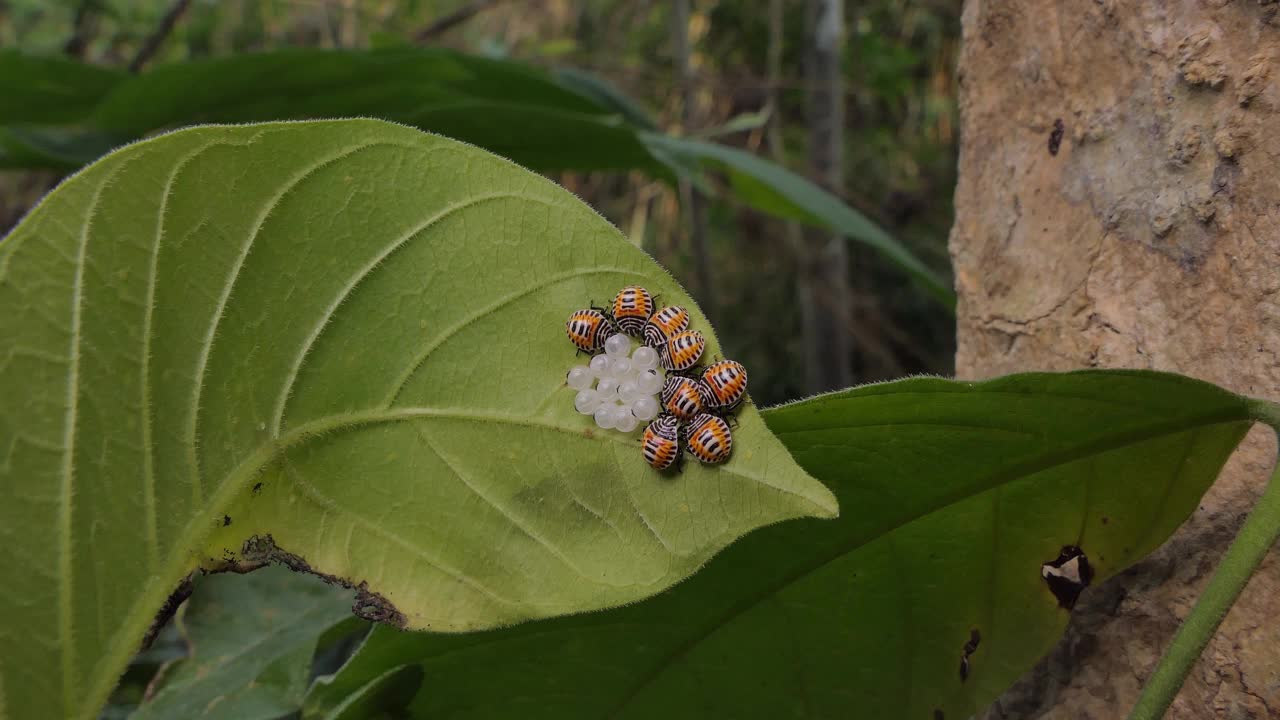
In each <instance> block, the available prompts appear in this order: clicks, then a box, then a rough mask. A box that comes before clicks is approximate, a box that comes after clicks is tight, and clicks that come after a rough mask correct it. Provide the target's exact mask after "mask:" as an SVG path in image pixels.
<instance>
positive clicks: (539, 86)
mask: <svg viewBox="0 0 1280 720" xmlns="http://www.w3.org/2000/svg"><path fill="white" fill-rule="evenodd" d="M77 67H79V68H82V69H81V70H80V73H79V74H77V73H76V72H75V68H77ZM104 73H105V71H103V70H100V69H98V68H94V67H92V66H89V65H80V66H77V65H75V64H73V63H68V62H66V61H65V60H56V59H49V60H41V59H36V58H31V57H26V56H23V55H20V54H18V53H15V52H7V53H0V87H5V86H8V85H13V86H15V87H27V86H31V85H36V86H43V85H44V84H45V83H49V82H53V81H54V80H60V79H61V80H63V81H64V83H65V84H66V85H68V86H69V87H70V88H71V89H74V88H76V87H79V86H88V85H93V87H94V91H93V92H89V91H87V90H86V91H85V92H84V93H83V94H82V95H81V96H75V97H72V96H71V95H70V90H61V89H60V90H61V92H60V93H52V92H50V93H48V95H49V97H48V98H47V99H43V96H41V97H40V98H38V99H40V102H34V101H33V102H32V103H31V105H30V107H31V110H30V111H27V110H26V109H24V107H25V106H22V105H8V106H6V107H7V109H6V110H5V111H3V113H0V122H4V123H7V124H32V123H38V122H51V121H54V120H58V121H62V122H75V123H78V124H80V125H84V126H87V127H90V128H93V129H94V130H95V131H96V132H98V133H99V135H100V136H103V137H128V136H130V135H132V136H133V137H138V136H141V135H143V134H144V133H148V132H153V131H155V130H157V129H161V128H168V127H176V126H180V125H194V124H197V123H209V122H255V121H264V120H291V119H308V118H332V117H354V116H375V117H379V118H382V119H385V120H392V121H395V122H400V123H404V124H406V125H413V126H416V127H419V128H421V129H423V130H429V131H432V132H437V133H440V134H443V135H448V136H449V137H453V138H457V139H459V140H463V141H466V142H470V143H473V144H475V145H479V146H481V147H484V148H486V149H488V150H490V151H492V152H496V153H499V154H501V155H503V156H505V157H509V158H511V159H512V160H514V161H516V162H518V163H520V164H522V165H525V166H527V167H532V168H534V169H540V170H559V169H566V168H569V169H575V170H626V169H641V170H646V171H648V172H650V173H653V174H656V175H659V176H665V175H666V174H667V173H668V171H667V169H666V168H665V166H663V165H662V164H660V163H659V162H658V161H657V160H656V159H655V158H654V157H653V156H652V155H650V154H649V152H648V151H647V150H646V149H645V147H644V145H643V144H642V143H641V142H640V140H639V139H638V137H637V136H636V134H635V132H634V130H632V129H629V128H627V127H625V126H624V125H623V124H622V123H621V121H620V120H619V119H618V118H617V117H615V116H614V115H613V114H612V112H611V111H610V110H608V109H605V108H601V107H600V106H599V105H597V104H596V102H595V101H594V100H593V99H590V98H587V97H584V96H582V95H580V94H578V93H576V92H574V91H572V90H570V89H567V88H565V87H563V86H562V85H561V84H560V83H558V82H556V81H554V80H553V79H551V78H549V77H547V76H546V75H545V74H543V73H541V72H539V71H537V70H535V69H533V68H530V67H528V66H525V65H521V64H519V63H514V62H505V61H499V60H490V59H487V58H481V57H475V56H470V55H464V54H461V53H457V52H453V51H450V50H445V49H440V48H386V49H380V50H371V51H331V50H319V49H288V50H278V51H274V52H268V53H253V54H243V55H235V56H231V57H224V58H214V59H202V60H193V61H189V62H182V63H171V64H167V65H161V66H159V67H157V68H156V69H155V70H152V71H150V72H147V73H145V74H142V75H138V76H134V77H131V78H129V79H127V80H125V81H123V82H114V80H115V77H116V76H114V75H105V76H104ZM46 76H48V77H46ZM104 77H105V78H110V79H111V80H112V82H107V81H106V80H105V79H104ZM71 80H75V81H76V82H74V83H73V82H71ZM26 94H32V95H34V92H33V91H28V92H27V93H26ZM24 96H25V95H24ZM64 96H65V97H66V98H67V99H66V103H65V106H64V107H61V112H60V114H54V110H55V109H58V108H59V106H57V105H56V104H55V101H56V100H57V99H59V98H63V97H64ZM77 140H78V141H77V142H75V143H63V144H64V145H68V144H69V145H70V147H71V149H74V150H78V151H79V153H78V154H71V153H70V152H68V151H67V149H66V148H65V147H63V148H60V149H61V150H62V152H47V153H44V154H43V155H41V154H40V153H39V152H38V151H39V150H41V149H43V148H42V147H40V146H39V145H35V146H31V145H27V146H23V147H21V150H22V151H23V152H18V151H17V150H16V149H13V148H9V149H8V152H6V153H5V155H4V157H3V158H0V159H3V161H4V162H5V163H6V164H9V165H11V166H25V165H32V164H51V165H54V166H57V167H64V166H68V165H69V166H71V167H75V166H77V165H78V164H84V163H88V162H91V161H93V160H94V159H96V158H97V157H98V156H99V155H100V154H101V150H102V148H101V145H95V144H92V143H88V142H84V141H83V140H80V139H77ZM9 144H12V141H11V142H10V143H9ZM39 157H43V158H45V160H46V162H45V163H39V162H38V161H37V160H36V158H39Z"/></svg>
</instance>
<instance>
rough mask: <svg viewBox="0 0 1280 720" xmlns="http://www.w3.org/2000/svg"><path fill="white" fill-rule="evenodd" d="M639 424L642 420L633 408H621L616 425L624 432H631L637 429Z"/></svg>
mask: <svg viewBox="0 0 1280 720" xmlns="http://www.w3.org/2000/svg"><path fill="white" fill-rule="evenodd" d="M639 424H640V420H639V419H637V418H636V416H635V415H634V414H633V413H632V411H631V408H625V407H624V408H621V412H619V413H618V417H617V421H616V422H615V423H614V425H615V427H617V428H618V429H619V430H621V431H622V432H624V433H629V432H631V431H633V430H635V429H636V426H637V425H639Z"/></svg>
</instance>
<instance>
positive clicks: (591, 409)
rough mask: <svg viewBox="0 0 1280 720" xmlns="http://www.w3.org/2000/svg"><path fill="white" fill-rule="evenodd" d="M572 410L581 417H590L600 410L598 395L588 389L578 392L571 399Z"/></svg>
mask: <svg viewBox="0 0 1280 720" xmlns="http://www.w3.org/2000/svg"><path fill="white" fill-rule="evenodd" d="M573 408H574V409H575V410H577V411H578V412H580V413H582V414H583V415H592V414H594V413H595V411H596V410H597V409H599V408H600V395H599V394H598V393H596V391H595V390H592V389H590V388H587V389H585V390H579V391H578V394H577V395H576V396H575V397H574V398H573Z"/></svg>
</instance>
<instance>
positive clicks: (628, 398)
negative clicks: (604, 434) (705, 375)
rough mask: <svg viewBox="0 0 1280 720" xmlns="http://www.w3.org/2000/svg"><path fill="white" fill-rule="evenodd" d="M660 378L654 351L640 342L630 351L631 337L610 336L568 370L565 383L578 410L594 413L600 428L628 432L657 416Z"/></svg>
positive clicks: (656, 355) (584, 412)
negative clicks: (586, 362)
mask: <svg viewBox="0 0 1280 720" xmlns="http://www.w3.org/2000/svg"><path fill="white" fill-rule="evenodd" d="M664 380H665V378H664V377H663V374H662V370H660V369H659V368H658V352H657V351H656V350H654V349H653V348H651V347H645V346H643V345H641V346H640V347H637V348H636V349H635V352H632V351H631V338H629V337H627V336H626V335H614V336H612V337H610V338H609V339H608V340H606V341H605V343H604V354H603V355H596V356H595V357H593V358H591V364H590V365H577V366H575V367H573V368H572V369H570V370H569V377H568V385H569V387H571V388H573V389H574V390H577V391H578V395H577V397H575V398H574V399H573V407H574V408H575V409H577V411H578V412H580V413H582V414H583V415H592V416H594V417H595V421H596V425H598V426H600V428H602V429H604V430H619V431H621V432H624V433H629V432H632V431H633V430H635V429H636V428H637V427H638V426H639V425H640V423H641V422H648V421H650V420H652V419H654V418H655V417H657V416H658V397H657V395H658V391H659V390H661V389H662V383H663V381H664Z"/></svg>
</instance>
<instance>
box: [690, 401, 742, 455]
mask: <svg viewBox="0 0 1280 720" xmlns="http://www.w3.org/2000/svg"><path fill="white" fill-rule="evenodd" d="M687 442H688V443H689V452H691V453H693V456H694V457H696V458H698V459H699V460H701V461H702V462H704V463H708V464H715V463H722V462H724V461H725V460H728V459H729V453H730V452H732V451H733V434H732V433H730V432H729V423H727V422H725V421H724V420H722V419H720V418H718V417H716V416H715V415H710V414H708V413H703V414H701V415H699V416H697V417H695V418H694V419H693V422H691V423H689V429H688V437H687Z"/></svg>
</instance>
